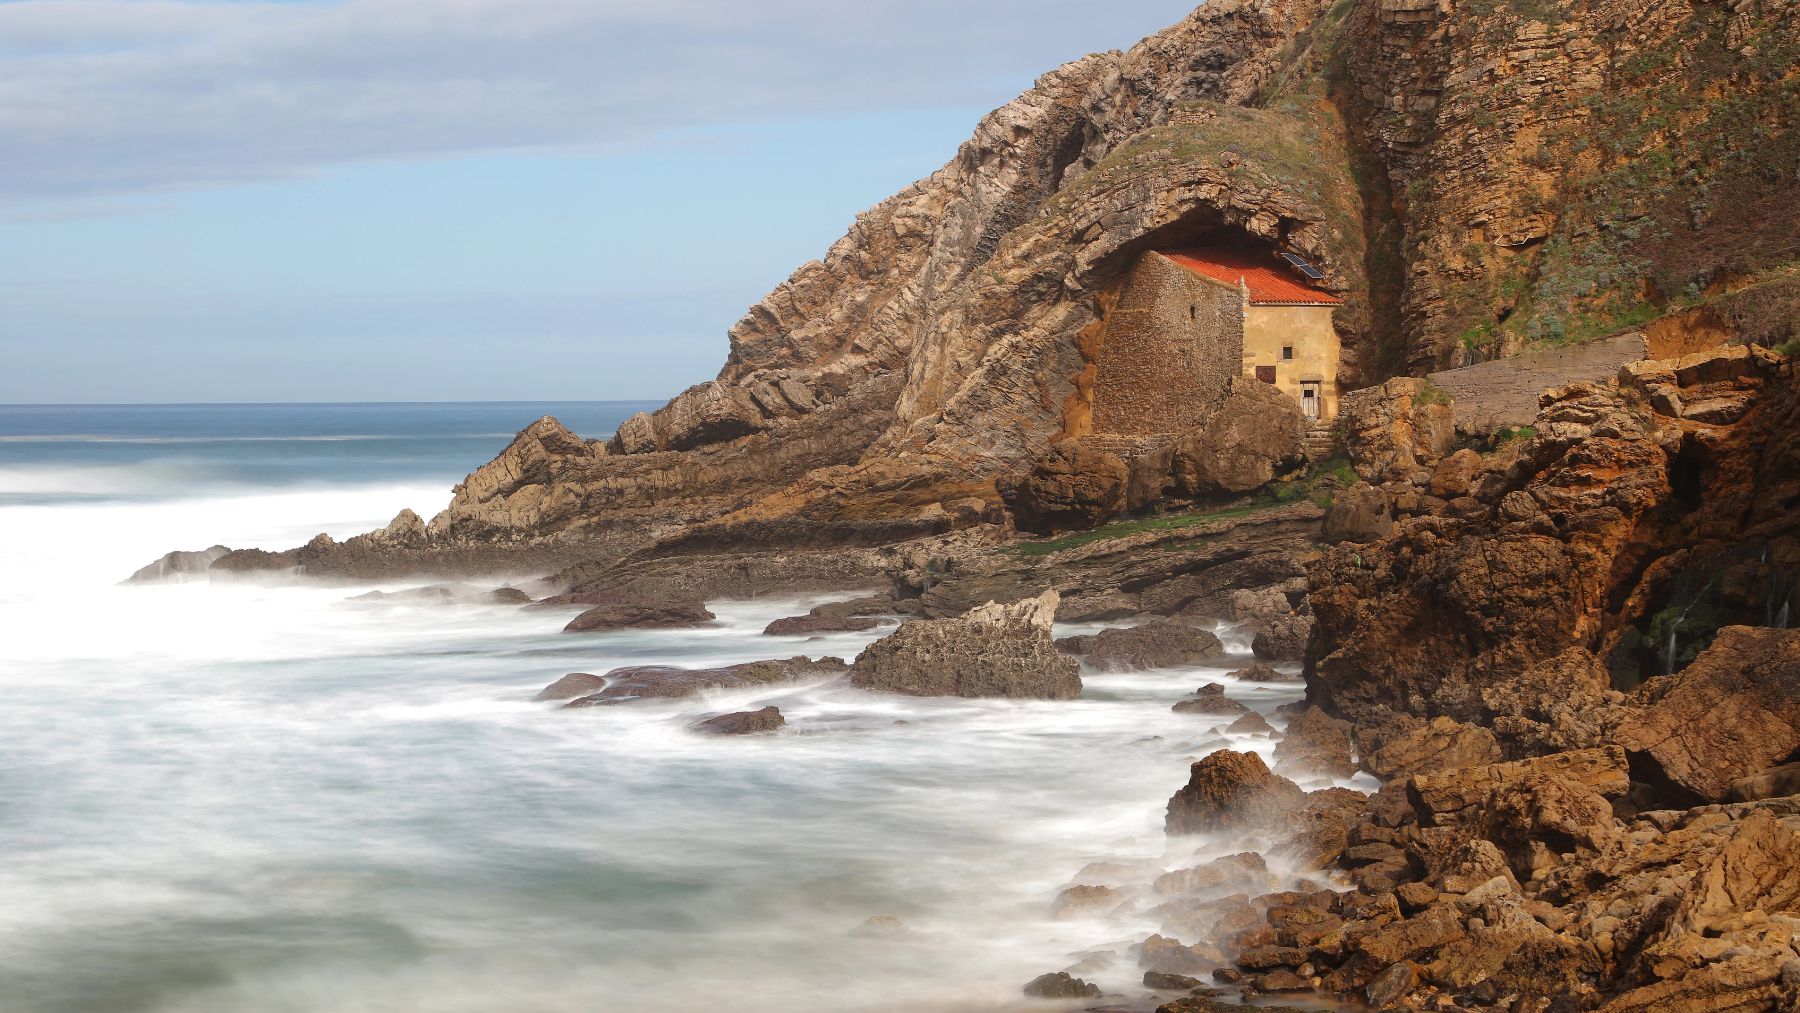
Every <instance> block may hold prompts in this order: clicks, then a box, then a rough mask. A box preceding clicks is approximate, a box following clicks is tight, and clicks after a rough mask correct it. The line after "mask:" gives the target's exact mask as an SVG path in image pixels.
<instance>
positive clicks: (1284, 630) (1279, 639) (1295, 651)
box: [1250, 616, 1313, 661]
mask: <svg viewBox="0 0 1800 1013" xmlns="http://www.w3.org/2000/svg"><path fill="white" fill-rule="evenodd" d="M1312 628H1313V618H1312V616H1282V617H1280V618H1278V619H1272V620H1270V621H1269V622H1267V623H1265V624H1263V628H1262V629H1260V630H1257V631H1256V638H1255V639H1254V640H1252V641H1251V642H1250V651H1251V653H1253V654H1255V655H1256V656H1257V657H1258V658H1261V659H1263V660H1264V661H1302V660H1304V659H1305V658H1306V641H1307V638H1308V637H1310V636H1312Z"/></svg>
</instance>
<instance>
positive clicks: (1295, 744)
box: [1275, 707, 1356, 778]
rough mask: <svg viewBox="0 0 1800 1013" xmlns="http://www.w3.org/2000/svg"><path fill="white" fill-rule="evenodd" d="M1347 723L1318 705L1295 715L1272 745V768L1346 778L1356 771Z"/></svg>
mask: <svg viewBox="0 0 1800 1013" xmlns="http://www.w3.org/2000/svg"><path fill="white" fill-rule="evenodd" d="M1353 753H1354V747H1353V746H1352V745H1351V742H1350V722H1348V721H1344V720H1341V719H1339V718H1334V717H1332V716H1331V715H1329V714H1326V713H1325V712H1324V711H1322V710H1320V709H1319V708H1317V707H1308V708H1306V709H1305V710H1303V711H1301V712H1300V713H1299V714H1297V715H1295V716H1294V718H1293V719H1292V720H1290V721H1289V722H1288V725H1287V728H1286V729H1284V730H1283V731H1282V733H1281V741H1280V742H1278V743H1276V744H1275V771H1276V773H1279V774H1283V775H1286V776H1288V777H1296V776H1300V777H1310V776H1321V775H1322V776H1325V777H1333V778H1347V777H1349V776H1351V775H1352V774H1354V773H1356V760H1355V758H1354V756H1353Z"/></svg>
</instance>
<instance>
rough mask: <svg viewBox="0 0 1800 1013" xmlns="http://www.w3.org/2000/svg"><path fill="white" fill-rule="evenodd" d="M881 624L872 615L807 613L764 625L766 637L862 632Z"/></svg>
mask: <svg viewBox="0 0 1800 1013" xmlns="http://www.w3.org/2000/svg"><path fill="white" fill-rule="evenodd" d="M880 625H881V620H879V619H876V618H873V617H871V616H829V615H813V614H810V613H809V614H807V615H803V616H788V617H787V618H786V619H777V620H775V621H774V622H772V623H770V624H769V625H767V626H765V627H763V636H765V637H810V636H815V635H817V634H821V633H860V632H862V631H863V630H872V629H874V628H875V627H877V626H880Z"/></svg>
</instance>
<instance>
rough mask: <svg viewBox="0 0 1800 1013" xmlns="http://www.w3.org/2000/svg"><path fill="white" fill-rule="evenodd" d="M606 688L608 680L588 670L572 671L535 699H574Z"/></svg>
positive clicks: (539, 692)
mask: <svg viewBox="0 0 1800 1013" xmlns="http://www.w3.org/2000/svg"><path fill="white" fill-rule="evenodd" d="M605 688H606V680H605V679H603V678H601V677H600V676H598V675H590V674H589V673H587V672H570V673H569V674H568V675H565V676H563V677H562V678H560V679H558V680H556V681H555V682H553V683H551V684H550V685H548V686H545V687H544V688H543V689H541V690H538V695H537V696H534V697H532V699H533V700H574V699H576V698H577V697H584V696H591V695H593V694H595V693H598V692H600V691H601V690H603V689H605Z"/></svg>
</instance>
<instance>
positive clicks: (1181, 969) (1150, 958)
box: [1138, 935, 1219, 974]
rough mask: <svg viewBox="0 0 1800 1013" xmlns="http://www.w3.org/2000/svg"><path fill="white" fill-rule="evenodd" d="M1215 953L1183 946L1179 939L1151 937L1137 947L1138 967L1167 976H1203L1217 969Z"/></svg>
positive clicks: (1159, 936)
mask: <svg viewBox="0 0 1800 1013" xmlns="http://www.w3.org/2000/svg"><path fill="white" fill-rule="evenodd" d="M1218 964H1219V960H1218V957H1217V954H1216V953H1208V952H1205V951H1204V950H1203V948H1201V947H1198V946H1187V945H1184V944H1183V943H1182V942H1181V941H1180V940H1179V939H1171V938H1169V937H1168V936H1164V935H1152V936H1150V937H1149V938H1147V939H1145V940H1144V941H1143V943H1141V944H1140V945H1139V946H1138V966H1139V967H1142V968H1145V969H1147V970H1152V971H1161V972H1164V973H1167V974H1205V973H1206V972H1208V971H1210V970H1212V969H1213V968H1215V967H1217V966H1218Z"/></svg>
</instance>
